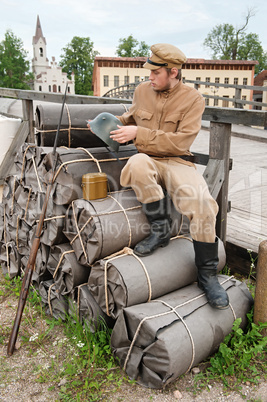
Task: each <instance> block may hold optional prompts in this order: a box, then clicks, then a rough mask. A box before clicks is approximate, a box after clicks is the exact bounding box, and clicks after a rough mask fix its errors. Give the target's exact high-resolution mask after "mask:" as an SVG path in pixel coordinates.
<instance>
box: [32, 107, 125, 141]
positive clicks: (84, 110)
mask: <svg viewBox="0 0 267 402" xmlns="http://www.w3.org/2000/svg"><path fill="white" fill-rule="evenodd" d="M129 106H130V105H123V104H106V105H68V104H66V103H65V105H64V110H63V115H62V120H61V126H60V131H59V136H58V146H66V147H69V148H77V147H86V148H94V147H103V146H104V143H103V141H102V140H101V139H100V138H98V137H97V136H96V135H95V134H93V133H92V132H91V131H90V130H89V129H88V127H87V120H93V119H94V118H95V117H96V116H97V115H98V114H100V113H101V112H108V113H111V114H113V115H117V116H120V115H122V114H123V113H124V112H126V111H127V110H128V108H129ZM60 112H61V105H58V104H49V103H48V104H44V105H37V106H36V113H35V121H36V131H37V133H36V142H37V144H38V146H53V145H54V141H55V135H56V132H57V126H58V119H59V116H60Z"/></svg>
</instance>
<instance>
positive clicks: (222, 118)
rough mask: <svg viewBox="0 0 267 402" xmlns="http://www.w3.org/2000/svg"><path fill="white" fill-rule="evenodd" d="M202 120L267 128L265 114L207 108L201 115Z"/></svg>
mask: <svg viewBox="0 0 267 402" xmlns="http://www.w3.org/2000/svg"><path fill="white" fill-rule="evenodd" d="M203 120H208V121H214V122H220V123H231V124H243V125H250V126H262V127H267V112H265V111H262V110H257V111H256V110H245V109H230V108H223V107H209V106H207V107H206V108H205V110H204V113H203Z"/></svg>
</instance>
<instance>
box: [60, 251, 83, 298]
mask: <svg viewBox="0 0 267 402" xmlns="http://www.w3.org/2000/svg"><path fill="white" fill-rule="evenodd" d="M55 248H59V249H60V250H61V254H59V259H58V263H57V266H56V268H55V271H54V274H53V279H54V281H55V284H56V287H57V289H58V290H59V292H60V293H61V294H62V295H63V296H65V295H68V294H69V293H70V292H71V291H72V290H73V289H74V288H75V287H76V286H78V285H81V284H82V283H84V282H87V281H88V277H89V274H90V270H91V269H90V267H85V266H83V265H81V264H79V263H78V261H77V258H76V256H75V253H74V250H73V249H72V247H71V245H70V244H69V243H66V244H61V245H58V246H55Z"/></svg>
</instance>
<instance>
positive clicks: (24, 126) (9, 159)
mask: <svg viewBox="0 0 267 402" xmlns="http://www.w3.org/2000/svg"><path fill="white" fill-rule="evenodd" d="M28 134H29V125H28V122H25V121H23V122H22V123H21V124H20V126H19V129H18V131H17V133H16V135H15V136H14V138H13V140H12V142H11V144H10V147H9V149H8V151H7V152H6V154H5V157H4V159H3V161H2V163H1V166H0V184H3V183H4V180H5V178H6V177H7V176H8V173H9V172H10V170H11V168H12V166H13V163H14V159H15V156H16V154H17V152H18V150H19V148H20V147H21V145H22V144H23V143H24V142H25V140H26V138H27V136H28Z"/></svg>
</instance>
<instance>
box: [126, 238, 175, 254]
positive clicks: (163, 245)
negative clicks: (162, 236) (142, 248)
mask: <svg viewBox="0 0 267 402" xmlns="http://www.w3.org/2000/svg"><path fill="white" fill-rule="evenodd" d="M168 244H169V240H168V242H166V243H163V244H161V245H160V246H158V247H156V248H154V250H152V251H150V252H149V253H145V254H142V253H139V251H136V250H135V249H134V250H133V251H134V254H136V255H138V257H147V256H148V255H151V254H153V253H154V251H156V250H157V249H158V248H160V247H162V248H163V247H167V246H168Z"/></svg>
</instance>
